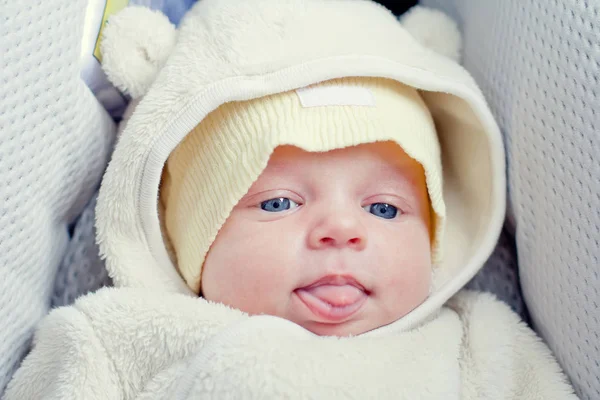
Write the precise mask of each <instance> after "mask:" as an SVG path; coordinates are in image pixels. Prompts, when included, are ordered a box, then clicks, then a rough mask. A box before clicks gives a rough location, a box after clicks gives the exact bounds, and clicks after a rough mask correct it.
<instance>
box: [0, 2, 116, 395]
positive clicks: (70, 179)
mask: <svg viewBox="0 0 600 400" xmlns="http://www.w3.org/2000/svg"><path fill="white" fill-rule="evenodd" d="M0 10H1V11H0V14H1V15H2V17H1V19H2V22H1V23H0V53H1V54H2V57H1V58H0V82H1V89H0V177H1V179H2V183H1V184H0V277H1V278H0V393H1V392H2V391H3V388H4V387H5V385H6V384H7V383H8V380H9V378H10V376H11V373H12V371H13V370H14V369H15V368H16V367H17V366H18V365H19V362H20V360H21V358H22V356H23V355H24V354H25V352H26V351H27V350H28V348H29V344H30V339H31V336H32V335H33V332H34V329H35V327H36V326H37V323H38V322H39V321H40V319H41V318H42V317H44V316H45V315H46V314H47V312H48V308H49V306H50V298H51V295H52V292H53V287H54V277H55V274H56V271H57V268H58V266H59V264H61V262H62V260H63V257H64V254H65V252H66V249H67V248H68V246H69V245H70V244H69V243H70V240H71V236H70V233H71V228H72V225H73V224H74V223H75V221H76V219H77V217H78V215H79V214H80V213H81V212H82V210H83V209H84V207H85V205H86V204H87V203H88V201H89V200H90V198H91V197H92V194H93V193H94V192H95V191H96V189H97V187H98V185H99V183H100V178H101V176H102V173H103V171H104V168H105V166H106V163H107V161H108V156H109V152H110V150H111V146H112V142H113V139H114V134H115V124H114V122H113V121H112V120H111V118H110V117H109V116H108V114H107V112H106V111H105V110H104V109H103V108H102V106H101V105H100V103H99V102H98V101H97V99H96V98H95V97H94V95H93V94H92V92H91V91H90V90H89V88H88V87H87V86H86V84H85V83H84V81H83V80H82V79H81V77H80V75H81V69H80V68H81V65H80V59H81V51H80V46H81V41H82V29H83V26H82V25H83V24H82V23H81V21H83V20H84V19H85V13H86V2H85V1H84V2H65V1H63V0H48V1H44V2H38V3H37V4H36V5H35V6H32V3H31V2H21V3H17V2H10V3H6V2H3V3H2V5H0Z"/></svg>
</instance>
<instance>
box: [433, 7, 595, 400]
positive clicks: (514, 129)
mask: <svg viewBox="0 0 600 400" xmlns="http://www.w3.org/2000/svg"><path fill="white" fill-rule="evenodd" d="M423 2H424V3H425V4H427V5H431V6H437V7H440V8H441V9H442V10H444V11H446V12H447V13H449V14H452V15H454V16H455V17H456V19H457V20H459V21H461V24H462V27H463V32H464V56H463V57H464V64H465V67H466V68H467V69H469V70H470V71H471V72H472V73H473V75H474V77H475V79H477V81H478V82H479V83H480V85H481V87H482V90H483V91H484V93H485V94H486V96H487V97H488V99H489V102H490V106H491V107H492V110H493V111H494V114H495V115H496V116H497V119H498V122H499V124H500V126H501V128H502V130H503V131H504V135H505V142H506V147H507V155H508V167H509V168H508V172H509V174H508V177H509V181H508V182H509V185H508V187H509V192H510V193H509V199H510V201H509V203H510V207H509V210H510V217H511V220H512V222H513V224H512V225H513V227H512V228H511V229H512V230H513V231H515V236H516V242H517V249H518V256H519V269H520V278H521V279H520V280H521V285H522V287H523V292H524V295H525V298H526V300H527V306H528V308H529V310H530V313H531V319H532V322H533V326H534V328H535V329H536V331H537V332H538V333H539V334H540V335H541V336H542V337H543V338H544V340H546V341H547V343H548V345H549V346H550V348H552V350H553V351H554V352H555V354H556V356H557V358H558V360H559V361H560V363H561V365H562V366H563V368H564V369H565V371H566V372H567V374H568V375H569V377H570V379H571V380H572V382H573V385H574V386H575V388H576V389H577V393H578V395H579V396H581V398H583V399H589V400H592V399H594V400H595V399H600V362H599V360H600V346H599V343H600V310H599V308H598V307H599V306H600V212H599V211H598V210H600V162H599V161H598V155H599V154H600V134H599V131H600V113H599V112H598V104H599V102H600V99H599V96H600V52H599V51H598V43H600V25H598V20H599V17H600V2H599V1H598V0H591V1H590V0H574V1H570V2H557V1H552V2H546V1H539V0H535V1H527V2H521V1H517V0H508V1H502V2H489V3H488V2H481V1H477V0H424V1H423Z"/></svg>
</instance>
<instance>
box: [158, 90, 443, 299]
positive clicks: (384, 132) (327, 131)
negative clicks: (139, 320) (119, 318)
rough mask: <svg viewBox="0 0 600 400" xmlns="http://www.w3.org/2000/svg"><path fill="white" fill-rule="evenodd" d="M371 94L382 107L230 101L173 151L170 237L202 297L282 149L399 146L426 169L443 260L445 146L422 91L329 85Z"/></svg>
mask: <svg viewBox="0 0 600 400" xmlns="http://www.w3.org/2000/svg"><path fill="white" fill-rule="evenodd" d="M340 84H343V85H352V86H359V87H366V88H368V89H369V90H370V91H371V92H372V93H373V95H374V98H375V103H376V106H375V107H368V106H352V105H349V106H347V105H343V106H324V107H309V108H304V107H302V105H301V103H300V99H299V97H298V94H297V93H296V92H295V91H290V92H286V93H280V94H276V95H272V96H268V97H264V98H260V99H254V100H251V101H247V102H232V103H227V104H225V105H223V106H221V107H219V108H218V109H217V110H215V111H214V112H212V113H211V114H209V115H208V116H207V117H206V118H205V119H204V120H203V121H202V122H201V123H200V124H199V125H198V126H197V127H196V128H195V129H194V130H193V131H192V132H191V133H190V134H189V135H188V136H187V137H186V138H185V139H184V140H183V141H182V143H181V144H180V145H179V146H178V147H177V148H176V149H175V151H173V153H172V154H171V156H170V158H169V160H168V162H167V168H166V173H165V175H164V179H163V186H162V188H161V200H162V203H163V206H164V209H165V223H166V231H167V234H168V236H169V239H170V241H171V242H172V244H173V247H174V251H175V255H176V259H177V265H178V268H179V272H180V273H181V275H182V276H183V278H184V279H185V280H186V282H187V284H188V285H189V286H190V287H191V288H192V289H193V290H194V291H196V292H198V291H199V289H200V278H201V272H202V265H203V262H204V259H205V256H206V253H207V251H208V249H209V247H210V245H211V243H212V242H213V241H214V239H215V237H216V235H217V233H218V231H219V229H220V228H221V226H222V225H223V223H224V222H225V220H226V219H227V217H228V216H229V213H230V212H231V210H232V209H233V207H234V206H235V205H236V204H237V202H238V201H239V200H240V199H241V198H242V197H243V196H244V195H245V193H246V192H247V191H248V189H249V188H250V186H251V185H252V183H253V182H254V181H255V180H256V178H257V177H258V176H259V175H260V173H261V172H262V171H263V170H264V168H265V167H266V165H267V162H268V159H269V156H270V155H271V153H272V152H273V150H274V149H275V148H276V147H277V146H279V145H295V146H298V147H300V148H302V149H304V150H307V151H329V150H333V149H338V148H343V147H348V146H354V145H358V144H362V143H370V142H375V141H386V140H391V141H395V142H397V143H398V144H399V145H400V146H401V147H402V148H403V149H404V151H405V152H406V153H407V154H408V155H409V156H411V157H412V158H413V159H415V160H416V161H418V162H419V163H421V165H422V166H423V168H424V170H425V175H426V181H427V187H428V191H429V196H430V200H431V207H432V210H433V212H434V213H435V218H434V234H433V243H432V256H433V260H434V264H437V263H438V262H439V259H440V257H441V254H440V241H441V237H442V235H443V227H444V218H445V205H444V201H443V198H442V167H441V155H440V145H439V141H438V138H437V134H436V131H435V126H434V123H433V120H432V118H431V115H430V113H429V110H428V109H427V107H426V105H425V103H424V102H423V100H422V99H421V97H420V96H419V94H418V92H417V91H416V90H415V89H413V88H409V87H408V86H405V85H402V84H400V83H397V82H395V81H391V80H385V79H379V78H344V79H337V80H332V81H328V82H324V83H321V84H320V86H326V85H340Z"/></svg>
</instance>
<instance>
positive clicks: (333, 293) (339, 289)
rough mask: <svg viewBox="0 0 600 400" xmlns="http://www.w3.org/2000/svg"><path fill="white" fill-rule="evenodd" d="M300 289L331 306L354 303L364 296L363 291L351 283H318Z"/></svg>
mask: <svg viewBox="0 0 600 400" xmlns="http://www.w3.org/2000/svg"><path fill="white" fill-rule="evenodd" d="M302 290H303V291H305V292H307V293H308V294H310V295H311V296H313V297H315V298H317V299H319V300H321V301H322V302H325V303H328V304H330V305H331V306H333V307H345V306H349V305H351V304H355V303H357V302H358V301H359V300H361V299H362V298H363V297H364V296H365V292H363V291H362V290H360V289H359V288H357V287H356V286H352V285H319V286H315V287H312V288H306V289H302Z"/></svg>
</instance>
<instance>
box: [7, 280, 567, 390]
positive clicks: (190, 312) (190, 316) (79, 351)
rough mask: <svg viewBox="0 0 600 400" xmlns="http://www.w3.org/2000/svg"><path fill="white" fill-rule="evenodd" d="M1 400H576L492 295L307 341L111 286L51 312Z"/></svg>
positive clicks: (213, 306) (167, 296)
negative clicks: (408, 322) (409, 320)
mask: <svg viewBox="0 0 600 400" xmlns="http://www.w3.org/2000/svg"><path fill="white" fill-rule="evenodd" d="M35 342H36V347H35V348H34V350H33V351H32V352H31V354H30V355H29V356H28V357H27V358H26V359H25V361H24V362H23V367H22V368H20V369H19V370H18V371H17V372H16V374H15V377H14V379H13V380H12V381H11V382H10V384H9V386H8V389H7V391H6V397H5V399H4V400H38V399H40V398H43V399H44V400H63V399H85V400H100V399H102V400H104V399H123V400H127V399H148V400H150V399H153V400H154V399H180V400H181V399H218V400H220V399H328V400H329V399H340V400H342V399H343V400H359V399H360V400H362V399H383V400H387V399H389V400H397V399H411V400H426V399H427V400H439V399H445V400H458V399H461V400H492V399H494V400H502V399H506V400H517V399H518V400H575V399H576V396H575V395H574V394H573V391H572V388H571V387H570V385H569V384H568V383H567V382H566V379H565V376H564V375H563V374H562V372H561V371H560V367H559V366H558V363H557V362H556V360H555V359H554V358H553V357H552V356H551V354H550V350H549V349H548V347H547V346H545V345H544V343H542V342H541V341H540V340H539V339H538V338H537V337H536V336H535V334H534V333H533V331H532V330H531V329H529V328H528V327H526V326H525V324H523V323H521V322H520V321H519V319H518V317H517V316H516V314H514V313H512V312H511V311H510V310H509V309H508V307H507V306H506V305H505V304H504V303H502V302H500V301H498V300H495V299H494V298H493V297H492V296H490V295H488V294H482V293H468V292H462V293H460V294H459V295H457V296H456V297H454V298H453V299H452V300H451V301H450V302H449V304H447V305H446V306H444V307H443V308H442V309H441V310H439V312H438V313H436V314H435V315H433V316H432V318H431V319H430V320H428V321H426V322H425V323H423V325H421V326H420V327H419V329H414V330H411V331H408V332H405V331H402V330H384V329H383V328H379V329H376V330H374V331H371V332H368V333H365V334H363V335H359V336H354V337H345V338H336V337H325V336H317V335H314V334H313V333H311V332H310V331H308V330H305V329H304V328H302V327H301V326H299V325H297V324H294V323H293V322H290V321H288V320H285V319H282V318H277V317H272V316H267V315H259V316H252V317H249V316H248V315H246V314H244V313H242V312H241V311H239V310H236V309H234V308H229V307H227V306H225V305H223V304H218V303H211V302H208V301H206V300H205V299H203V298H200V297H190V296H186V295H182V294H172V293H165V292H152V291H149V290H145V289H131V288H118V289H115V288H110V289H104V290H100V291H98V292H97V293H95V294H93V295H90V296H86V297H84V298H81V299H79V300H78V301H76V303H75V305H74V306H72V307H64V308H60V309H57V310H54V311H53V312H52V313H51V314H50V315H49V316H48V318H46V319H45V320H44V321H43V323H42V324H41V328H40V330H39V331H38V332H37V333H36V339H35Z"/></svg>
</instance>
